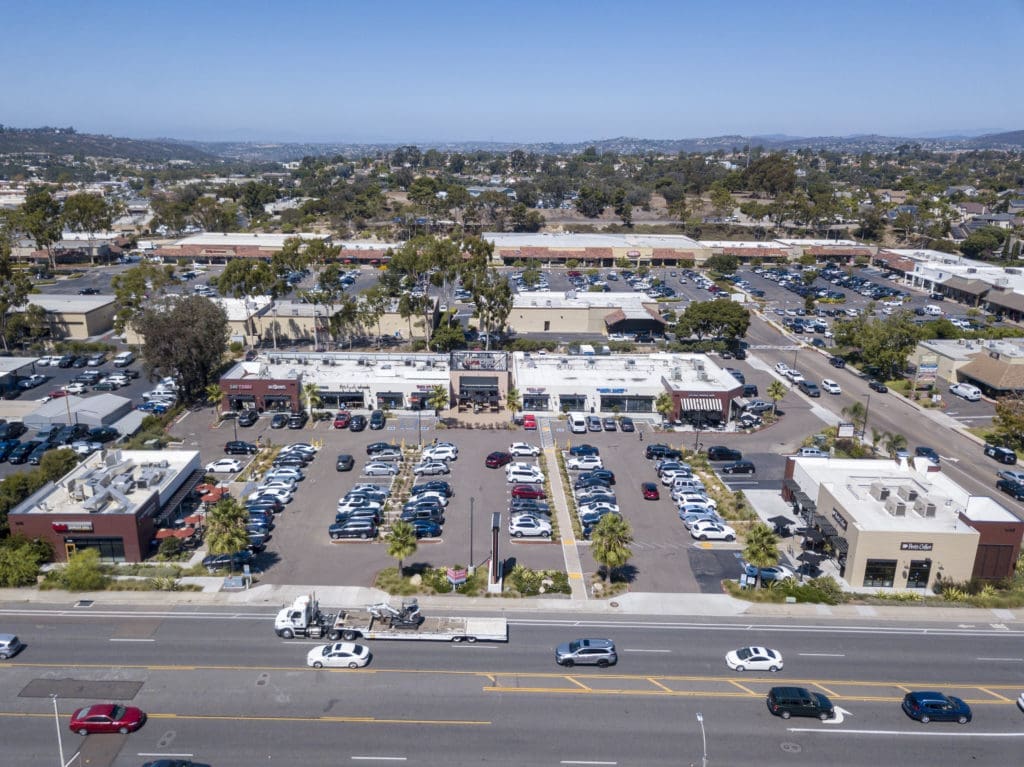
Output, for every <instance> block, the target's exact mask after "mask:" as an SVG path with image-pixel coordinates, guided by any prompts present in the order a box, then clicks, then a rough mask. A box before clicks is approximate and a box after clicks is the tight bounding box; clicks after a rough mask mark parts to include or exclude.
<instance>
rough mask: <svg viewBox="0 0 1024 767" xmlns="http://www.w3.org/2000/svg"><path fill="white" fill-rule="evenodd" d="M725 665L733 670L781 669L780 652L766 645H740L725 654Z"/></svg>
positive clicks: (772, 670) (774, 670)
mask: <svg viewBox="0 0 1024 767" xmlns="http://www.w3.org/2000/svg"><path fill="white" fill-rule="evenodd" d="M725 665H727V666H728V667H729V668H731V669H732V670H733V671H771V672H772V673H775V672H776V671H781V670H782V665H783V664H782V653H780V652H779V651H778V650H772V649H770V648H768V647H741V648H739V649H738V650H732V651H731V652H728V653H726V655H725Z"/></svg>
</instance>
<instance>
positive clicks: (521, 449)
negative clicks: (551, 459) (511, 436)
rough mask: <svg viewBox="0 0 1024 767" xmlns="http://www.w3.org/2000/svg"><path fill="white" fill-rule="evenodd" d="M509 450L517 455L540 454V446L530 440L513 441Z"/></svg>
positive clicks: (531, 456)
mask: <svg viewBox="0 0 1024 767" xmlns="http://www.w3.org/2000/svg"><path fill="white" fill-rule="evenodd" d="M508 452H509V453H511V454H512V455H514V456H516V457H526V458H535V457H537V456H538V455H540V448H539V447H537V446H536V445H531V444H530V443H529V442H513V443H512V444H511V445H509V448H508Z"/></svg>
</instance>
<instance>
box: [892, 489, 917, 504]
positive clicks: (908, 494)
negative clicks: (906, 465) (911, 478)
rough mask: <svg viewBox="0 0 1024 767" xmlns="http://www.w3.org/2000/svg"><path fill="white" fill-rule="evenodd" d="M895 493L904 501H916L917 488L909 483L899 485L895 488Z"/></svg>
mask: <svg viewBox="0 0 1024 767" xmlns="http://www.w3.org/2000/svg"><path fill="white" fill-rule="evenodd" d="M896 494H897V495H898V496H899V497H900V498H902V499H903V500H904V501H916V500H917V490H916V489H915V488H914V487H912V486H910V485H900V486H899V487H898V488H897V489H896Z"/></svg>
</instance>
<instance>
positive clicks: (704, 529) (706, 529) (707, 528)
mask: <svg viewBox="0 0 1024 767" xmlns="http://www.w3.org/2000/svg"><path fill="white" fill-rule="evenodd" d="M690 537H691V538H696V539H697V540H698V541H735V540H736V531H735V530H733V529H732V528H731V527H729V525H726V524H722V523H720V522H714V521H711V520H709V519H704V520H698V521H697V522H694V523H693V525H691V527H690Z"/></svg>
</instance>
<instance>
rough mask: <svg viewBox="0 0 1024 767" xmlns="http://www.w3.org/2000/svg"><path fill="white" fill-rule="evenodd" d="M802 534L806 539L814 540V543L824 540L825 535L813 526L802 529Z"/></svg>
mask: <svg viewBox="0 0 1024 767" xmlns="http://www.w3.org/2000/svg"><path fill="white" fill-rule="evenodd" d="M803 536H804V538H806V539H807V540H809V541H814V542H815V543H817V542H818V541H823V540H825V536H824V535H822V534H821V531H820V530H816V529H814V528H813V527H808V528H807V529H806V530H804V531H803Z"/></svg>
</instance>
